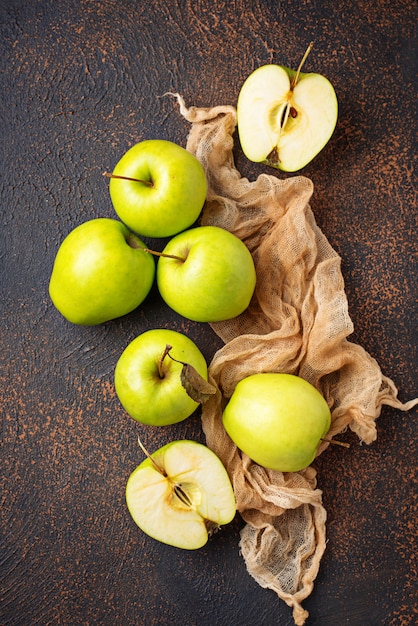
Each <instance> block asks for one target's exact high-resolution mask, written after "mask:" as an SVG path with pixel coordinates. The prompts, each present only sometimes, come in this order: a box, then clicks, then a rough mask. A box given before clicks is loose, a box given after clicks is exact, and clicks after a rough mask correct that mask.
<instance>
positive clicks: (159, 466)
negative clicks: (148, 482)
mask: <svg viewBox="0 0 418 626" xmlns="http://www.w3.org/2000/svg"><path fill="white" fill-rule="evenodd" d="M138 444H139V447H140V448H141V450H142V452H143V453H144V454H145V456H146V457H148V458H149V460H150V461H151V463H152V464H153V466H154V467H155V469H156V470H157V472H160V474H162V475H163V476H165V477H166V476H167V473H166V471H165V469H164V468H163V467H161V465H159V464H158V463H157V461H156V460H155V459H153V458H152V456H151V455H150V453H149V452H148V450H147V449H146V448H145V446H144V444H143V443H142V441H141V440H140V438H139V435H138Z"/></svg>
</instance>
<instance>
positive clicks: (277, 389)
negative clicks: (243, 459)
mask: <svg viewBox="0 0 418 626" xmlns="http://www.w3.org/2000/svg"><path fill="white" fill-rule="evenodd" d="M222 421H223V425H224V428H225V430H226V432H227V433H228V435H229V436H230V438H231V439H232V441H233V442H234V443H235V445H236V446H237V447H238V448H239V449H240V450H242V452H244V453H245V454H246V455H247V456H249V457H250V458H251V459H252V460H253V461H255V462H256V463H258V464H259V465H262V466H263V467H266V468H268V469H273V470H277V471H281V472H297V471H299V470H301V469H304V468H305V467H307V466H308V465H310V464H311V463H312V461H313V459H314V458H315V456H316V452H317V449H318V445H319V443H320V441H321V439H322V438H323V437H324V436H325V435H326V433H327V432H328V430H329V427H330V424H331V413H330V409H329V407H328V404H327V403H326V401H325V399H324V398H323V396H322V395H321V394H320V393H319V391H318V390H317V389H316V388H315V387H314V386H313V385H311V384H310V383H308V382H307V381H306V380H304V379H303V378H300V377H299V376H294V375H292V374H283V373H260V374H253V375H251V376H248V377H247V378H244V379H242V380H241V381H240V382H239V383H238V384H237V386H236V387H235V390H234V392H233V394H232V396H231V398H230V400H229V402H228V404H227V405H226V407H225V409H224V412H223V416H222Z"/></svg>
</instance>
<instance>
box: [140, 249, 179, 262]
mask: <svg viewBox="0 0 418 626" xmlns="http://www.w3.org/2000/svg"><path fill="white" fill-rule="evenodd" d="M144 252H148V254H153V255H154V256H162V257H164V258H166V259H175V260H176V261H181V262H182V263H184V262H185V260H186V259H185V258H184V257H182V256H177V255H175V254H167V253H166V252H156V251H155V250H150V249H149V248H144Z"/></svg>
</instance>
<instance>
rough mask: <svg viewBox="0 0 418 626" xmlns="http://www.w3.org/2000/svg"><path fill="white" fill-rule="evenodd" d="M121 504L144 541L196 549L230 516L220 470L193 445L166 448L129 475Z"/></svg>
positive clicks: (230, 495) (228, 491) (231, 500)
mask: <svg viewBox="0 0 418 626" xmlns="http://www.w3.org/2000/svg"><path fill="white" fill-rule="evenodd" d="M126 502H127V506H128V509H129V512H130V514H131V516H132V518H133V520H134V522H135V523H136V524H137V526H139V528H141V530H142V531H143V532H145V533H146V534H147V535H149V536H150V537H153V538H154V539H156V540H158V541H161V542H163V543H166V544H168V545H171V546H175V547H177V548H183V549H186V550H196V549H198V548H201V547H202V546H204V545H205V544H206V543H207V541H208V538H209V536H210V535H211V534H212V533H213V532H214V531H215V530H217V529H218V528H219V527H220V526H222V525H225V524H228V523H229V522H231V521H232V520H233V518H234V516H235V512H236V502H235V496H234V492H233V489H232V485H231V482H230V479H229V477H228V474H227V472H226V470H225V467H224V466H223V464H222V463H221V461H220V459H219V458H218V457H217V456H216V454H215V453H214V452H212V450H210V449H209V448H208V447H206V446H204V445H203V444H200V443H198V442H196V441H190V440H179V441H173V442H171V443H168V444H166V445H165V446H163V447H162V448H160V449H159V450H157V452H154V454H152V456H150V457H148V458H146V459H145V460H144V461H143V462H142V463H141V464H140V465H139V466H138V467H137V468H136V469H135V470H134V471H133V472H132V474H131V475H130V477H129V479H128V482H127V485H126Z"/></svg>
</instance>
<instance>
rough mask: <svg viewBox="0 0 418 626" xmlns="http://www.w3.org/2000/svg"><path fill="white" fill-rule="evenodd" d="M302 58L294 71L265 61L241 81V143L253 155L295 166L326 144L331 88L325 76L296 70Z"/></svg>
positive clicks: (333, 116) (333, 118) (334, 114)
mask: <svg viewBox="0 0 418 626" xmlns="http://www.w3.org/2000/svg"><path fill="white" fill-rule="evenodd" d="M309 50H310V48H308V51H309ZM308 51H307V53H308ZM306 56H307V54H305V57H304V59H305V58H306ZM304 59H303V60H304ZM302 64H303V61H302V63H301V65H300V66H299V69H298V70H297V71H294V70H291V69H289V68H287V67H283V66H280V65H273V64H270V65H263V66H261V67H259V68H257V69H256V70H255V71H254V72H252V74H250V75H249V76H248V78H247V79H246V80H245V82H244V83H243V85H242V88H241V90H240V93H239V96H238V103H237V125H238V133H239V138H240V143H241V147H242V149H243V152H244V154H245V155H246V156H247V158H248V159H250V160H251V161H255V162H263V163H266V164H268V165H271V166H273V167H276V168H279V169H281V170H283V171H285V172H295V171H297V170H300V169H302V168H303V167H305V165H307V164H308V163H309V162H310V161H311V160H312V159H313V158H314V157H315V156H316V155H317V154H318V153H319V152H320V151H321V150H322V149H323V148H324V146H325V145H326V144H327V143H328V141H329V139H330V137H331V135H332V133H333V132H334V129H335V125H336V123H337V118H338V101H337V96H336V94H335V90H334V88H333V86H332V84H331V83H330V82H329V80H328V79H327V78H325V76H322V75H321V74H316V73H309V74H306V73H302V72H300V67H301V66H302Z"/></svg>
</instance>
